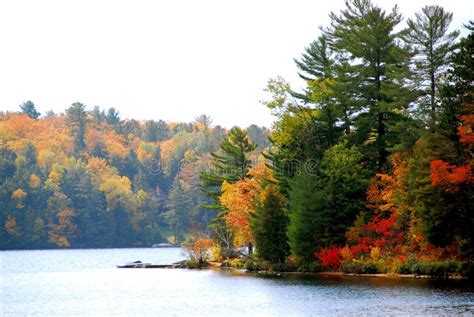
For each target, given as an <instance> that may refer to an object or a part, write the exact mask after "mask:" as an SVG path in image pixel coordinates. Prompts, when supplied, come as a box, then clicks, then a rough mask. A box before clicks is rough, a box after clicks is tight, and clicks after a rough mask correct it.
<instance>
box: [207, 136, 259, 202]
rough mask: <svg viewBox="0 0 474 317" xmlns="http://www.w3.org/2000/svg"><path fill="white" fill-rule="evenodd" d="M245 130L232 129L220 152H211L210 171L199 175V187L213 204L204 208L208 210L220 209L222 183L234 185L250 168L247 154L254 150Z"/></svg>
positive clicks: (254, 146) (221, 145)
mask: <svg viewBox="0 0 474 317" xmlns="http://www.w3.org/2000/svg"><path fill="white" fill-rule="evenodd" d="M256 147H257V146H256V145H255V144H253V143H252V142H251V141H250V140H249V138H248V135H247V132H246V131H245V130H242V129H240V128H237V127H234V128H232V129H231V130H230V133H229V135H228V136H227V137H226V138H225V139H224V140H223V141H222V142H221V144H220V152H218V153H217V152H212V153H211V155H212V157H213V161H212V167H213V168H212V170H211V171H210V172H203V173H201V175H200V178H201V180H202V182H201V184H200V186H201V188H202V189H203V191H204V192H205V193H206V195H208V196H209V197H210V198H212V199H213V204H212V205H209V206H206V207H207V208H210V209H220V208H221V206H220V203H219V197H220V194H221V191H220V188H221V185H222V183H223V182H224V181H227V182H228V183H231V184H232V183H235V182H237V181H239V180H241V179H243V178H244V177H245V176H246V175H247V172H248V170H249V168H250V166H251V162H250V160H249V159H248V158H247V154H248V153H250V152H252V151H253V150H255V148H256Z"/></svg>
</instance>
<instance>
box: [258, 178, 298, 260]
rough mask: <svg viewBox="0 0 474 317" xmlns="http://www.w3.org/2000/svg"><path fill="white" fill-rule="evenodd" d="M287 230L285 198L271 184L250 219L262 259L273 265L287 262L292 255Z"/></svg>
mask: <svg viewBox="0 0 474 317" xmlns="http://www.w3.org/2000/svg"><path fill="white" fill-rule="evenodd" d="M287 228H288V215H287V213H286V209H285V198H284V196H283V195H282V194H280V193H279V191H278V188H277V187H276V186H275V185H272V184H269V185H267V186H266V187H265V189H264V190H263V191H262V193H261V195H260V198H259V202H257V204H256V208H255V213H254V214H253V215H252V217H251V219H250V229H251V232H252V236H253V238H254V242H255V245H256V248H257V251H258V256H259V257H260V258H261V259H263V260H267V261H270V262H273V263H275V262H278V263H281V262H284V261H285V258H286V257H287V256H288V255H289V253H290V248H289V245H288V237H287V235H286V231H287Z"/></svg>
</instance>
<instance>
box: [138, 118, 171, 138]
mask: <svg viewBox="0 0 474 317" xmlns="http://www.w3.org/2000/svg"><path fill="white" fill-rule="evenodd" d="M143 129H144V134H145V140H146V141H148V142H157V141H162V140H165V139H167V138H168V125H167V124H166V122H164V121H163V120H159V121H154V120H149V121H147V122H146V123H145V126H144V127H143Z"/></svg>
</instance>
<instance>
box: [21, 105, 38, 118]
mask: <svg viewBox="0 0 474 317" xmlns="http://www.w3.org/2000/svg"><path fill="white" fill-rule="evenodd" d="M20 109H21V111H22V112H23V113H24V114H26V115H28V117H30V118H32V119H38V118H39V116H41V113H39V112H38V111H36V107H35V104H34V103H33V102H31V101H30V100H28V101H26V102H24V103H22V104H21V105H20Z"/></svg>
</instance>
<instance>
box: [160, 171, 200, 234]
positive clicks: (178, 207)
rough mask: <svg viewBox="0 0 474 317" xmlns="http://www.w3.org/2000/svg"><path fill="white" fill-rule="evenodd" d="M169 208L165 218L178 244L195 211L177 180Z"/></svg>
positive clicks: (168, 202) (169, 201) (169, 200)
mask: <svg viewBox="0 0 474 317" xmlns="http://www.w3.org/2000/svg"><path fill="white" fill-rule="evenodd" d="M167 208H168V211H167V212H165V213H164V214H163V217H164V219H165V221H166V222H167V223H168V224H169V225H170V227H171V228H172V229H173V231H174V236H175V240H176V242H177V243H180V242H181V241H182V240H181V238H182V237H183V234H184V232H186V231H187V230H188V229H189V226H190V225H191V221H190V220H191V219H190V217H189V212H190V211H191V210H192V209H193V204H192V200H191V199H190V197H189V195H188V194H187V193H186V192H185V191H184V190H183V188H182V186H181V184H180V181H179V180H178V179H177V178H176V179H175V181H174V182H173V186H172V188H171V191H170V194H169V197H168V201H167Z"/></svg>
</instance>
